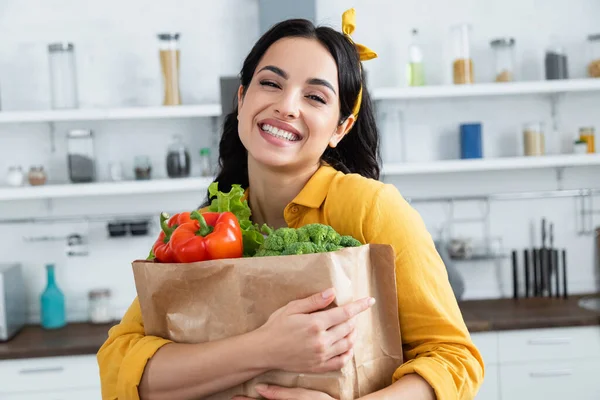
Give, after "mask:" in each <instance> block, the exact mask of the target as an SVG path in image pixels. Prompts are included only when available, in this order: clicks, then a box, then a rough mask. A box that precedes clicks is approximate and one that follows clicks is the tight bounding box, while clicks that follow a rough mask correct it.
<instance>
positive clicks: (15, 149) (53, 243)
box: [0, 0, 600, 322]
mask: <svg viewBox="0 0 600 400" xmlns="http://www.w3.org/2000/svg"><path fill="white" fill-rule="evenodd" d="M261 4H262V6H263V8H262V9H263V10H264V9H265V8H264V7H266V6H269V1H257V0H222V1H218V2H215V1H212V2H209V1H204V0H203V1H198V0H196V1H191V0H180V1H177V2H176V3H172V4H169V5H168V4H166V3H165V2H159V1H140V0H130V1H126V2H124V1H114V0H105V1H103V2H98V1H79V2H72V1H60V0H54V1H42V0H28V1H16V0H4V1H3V2H2V3H1V4H0V30H1V31H2V33H3V35H2V37H3V40H2V41H0V107H1V112H0V121H2V123H0V171H1V172H5V173H8V171H9V167H11V166H15V165H19V166H21V167H22V168H23V170H24V172H25V173H27V172H28V171H29V168H30V167H31V166H38V165H41V166H43V167H44V171H45V172H46V174H47V181H46V183H45V185H44V186H41V187H35V188H26V187H25V188H14V187H10V186H8V183H7V182H8V181H10V179H9V177H8V175H7V179H6V182H4V181H3V182H2V185H5V186H1V187H0V220H2V224H0V235H1V236H0V237H2V240H1V241H0V249H1V253H0V254H2V256H0V262H1V263H11V262H18V263H21V264H22V266H23V268H24V274H25V280H26V285H27V287H26V290H27V295H28V307H29V310H30V320H31V321H32V322H37V321H39V309H40V302H39V296H40V293H41V292H42V291H43V290H44V287H45V285H46V270H45V265H47V264H54V265H55V267H56V276H57V282H58V285H59V287H60V288H61V289H62V290H63V292H64V293H65V296H66V304H67V319H68V320H69V321H81V320H86V319H88V294H89V292H90V291H91V290H95V289H109V290H110V293H111V295H110V304H111V314H112V316H113V317H114V318H119V317H120V316H121V315H122V314H123V313H124V311H125V309H126V308H127V307H128V306H129V304H130V303H131V301H132V299H133V298H134V296H135V286H134V282H133V276H132V270H131V261H132V260H134V259H139V258H144V257H145V256H146V255H147V254H148V250H149V248H150V246H151V245H152V243H153V241H154V238H155V236H156V235H157V233H158V232H157V224H156V222H157V219H158V218H157V216H158V213H159V212H160V211H163V210H164V211H168V212H176V211H179V210H182V209H189V208H190V207H195V206H198V205H199V204H200V203H201V202H202V201H203V200H204V195H205V186H202V183H203V182H204V181H202V180H201V179H196V180H186V178H178V179H179V182H180V183H178V184H176V185H175V186H172V185H173V181H172V180H168V181H165V180H164V179H168V176H167V169H166V162H165V160H166V156H167V151H168V148H169V145H170V144H171V142H172V140H173V136H174V135H179V136H180V137H181V140H182V142H183V143H184V144H185V146H187V149H188V151H189V154H190V156H191V164H192V168H191V177H200V176H201V175H202V157H201V155H200V150H201V149H202V148H209V149H211V151H212V153H211V156H210V159H211V161H212V162H214V158H215V148H214V146H215V143H216V140H217V136H216V135H217V128H218V127H220V122H221V121H220V119H218V118H216V117H214V116H212V117H211V116H207V117H198V116H194V117H172V118H137V117H131V118H122V119H115V120H102V119H101V118H96V120H94V118H89V119H90V120H87V118H84V119H86V120H81V121H74V120H72V119H71V120H68V121H54V122H48V121H47V119H44V118H43V117H40V118H41V119H42V121H40V122H36V121H29V122H23V121H22V120H20V119H19V118H13V117H11V115H12V116H14V115H17V114H14V113H12V112H16V111H36V110H37V111H41V110H50V109H52V104H51V86H50V81H51V79H50V73H49V70H50V64H49V63H50V58H49V54H48V44H50V43H54V42H71V43H73V45H74V57H75V65H76V82H77V89H78V90H77V93H78V107H79V108H80V109H105V108H107V109H119V108H129V107H145V106H153V107H158V106H161V104H162V101H163V93H164V92H163V90H164V89H163V82H162V80H161V64H160V59H159V42H158V39H157V34H159V33H162V32H178V33H180V34H181V36H180V39H179V46H180V52H181V53H180V54H181V59H180V88H181V99H182V104H183V106H185V105H196V104H220V101H221V91H220V78H221V77H227V76H235V75H236V74H237V73H238V72H239V69H240V66H241V63H242V60H243V57H244V56H245V55H246V54H247V52H248V51H249V50H250V48H251V46H252V44H253V43H254V42H255V40H256V39H257V38H258V37H259V35H260V34H261V33H262V31H263V28H262V27H261V24H260V22H261V21H262V17H261V15H260V12H259V9H260V8H259V6H260V5H261ZM306 4H312V2H306ZM314 4H316V9H315V12H316V16H317V20H318V22H320V23H325V24H329V25H332V26H334V27H336V28H338V29H339V27H340V19H341V14H342V12H343V11H344V10H345V9H347V8H349V7H355V8H356V10H357V29H356V31H355V34H354V35H353V36H354V38H355V40H356V41H357V42H359V43H364V44H366V45H368V46H369V47H371V48H373V49H375V50H376V51H377V52H378V54H379V58H377V59H375V60H372V61H369V62H368V63H365V64H364V67H365V69H366V71H367V73H368V77H369V86H370V89H371V90H373V94H376V93H385V90H384V89H382V88H392V89H390V91H391V92H394V91H395V92H396V93H406V92H402V90H403V89H402V88H403V87H405V86H406V73H405V71H406V64H407V63H408V62H409V54H410V52H409V45H410V43H411V40H412V35H411V33H412V30H413V29H417V30H418V40H419V42H418V43H419V45H420V48H421V51H422V61H423V65H424V71H425V82H426V85H428V86H429V85H431V86H436V87H437V86H439V85H452V79H453V78H452V59H453V56H454V53H453V47H452V44H453V42H452V36H451V27H452V26H453V25H455V24H457V23H469V24H470V25H471V27H472V30H471V32H470V35H469V38H470V49H471V51H472V55H471V58H472V60H473V64H474V81H475V83H477V84H479V83H492V82H493V81H494V79H495V77H496V69H495V64H494V60H495V59H494V50H493V49H492V47H491V46H490V41H491V40H493V39H496V38H500V37H512V38H514V39H515V45H514V54H515V63H514V75H515V80H517V81H534V82H536V81H544V79H545V67H544V56H545V52H546V50H547V49H549V48H554V47H557V46H561V47H563V48H564V49H565V51H566V56H567V59H568V78H569V79H570V80H576V79H577V80H579V79H585V78H587V77H588V70H587V66H588V64H589V63H590V61H591V60H592V58H593V56H592V55H591V53H590V50H591V48H590V42H589V41H588V40H587V38H588V36H589V35H591V34H596V33H600V26H599V25H598V18H597V16H598V15H600V2H598V1H596V0H577V1H575V2H564V1H560V0H547V1H544V2H542V1H535V0H526V1H523V0H521V1H516V0H507V1H504V2H491V1H476V0H456V1H452V2H445V1H440V0H420V1H414V0H405V1H401V2H400V1H373V0H371V1H365V0H356V1H352V2H349V1H342V0H327V1H325V0H319V1H316V2H315V3H314ZM271 6H273V7H275V5H274V4H273V2H271ZM307 7H309V6H307ZM413 55H414V52H413ZM541 83H542V84H543V83H552V84H554V83H556V81H553V82H541ZM566 83H568V82H566ZM495 85H503V84H502V83H496V84H495ZM588 85H589V87H592V88H593V87H595V88H597V89H600V86H599V85H598V82H593V83H589V84H588V83H585V84H583V86H584V87H586V88H587V87H588ZM539 87H541V88H542V89H540V90H533V91H532V92H535V93H514V94H512V95H504V96H449V97H442V96H438V95H433V96H432V97H428V98H418V96H413V97H411V96H408V97H407V96H404V97H402V96H395V97H396V98H389V99H384V98H383V97H384V96H383V95H381V96H380V97H377V96H376V98H377V109H378V113H379V119H380V121H379V122H380V128H381V131H382V133H383V135H384V136H383V138H382V140H383V143H384V147H383V148H382V152H383V157H384V162H385V163H386V164H385V166H384V171H386V172H388V173H387V174H386V175H384V176H383V177H382V180H383V181H385V182H389V183H393V184H394V185H396V186H397V187H398V189H399V190H400V191H401V192H402V193H403V194H404V195H405V196H406V197H407V198H409V199H410V200H411V201H412V202H413V204H414V206H415V207H416V208H417V209H418V210H419V211H420V212H421V214H422V216H423V218H424V220H425V222H426V224H427V226H428V228H429V229H430V232H431V234H432V236H433V237H434V239H435V240H436V241H438V242H439V243H441V247H440V248H446V246H445V245H446V244H450V243H451V241H452V239H460V240H463V239H466V240H467V241H468V240H472V242H473V246H474V247H473V251H475V253H478V252H479V250H480V243H481V242H483V243H486V239H487V240H488V242H489V243H491V245H490V246H488V247H490V248H487V247H486V248H485V250H486V252H485V253H484V254H482V257H481V258H482V259H478V258H475V259H471V260H468V261H465V260H451V259H448V261H449V262H448V264H449V267H451V268H453V269H454V270H455V271H457V272H458V274H459V275H460V277H461V278H460V279H462V281H463V282H464V293H463V292H461V297H462V298H463V299H479V298H499V297H509V296H511V295H512V278H511V271H512V269H511V260H510V257H508V258H506V257H498V256H499V255H506V254H510V251H511V250H512V249H519V250H522V249H524V248H530V247H532V246H538V247H539V246H541V245H542V243H541V224H542V222H541V221H542V219H543V218H545V219H546V220H547V222H548V223H552V224H553V233H554V245H555V246H557V247H559V248H564V249H566V250H567V262H568V278H569V282H568V284H569V290H570V292H572V293H589V292H594V291H597V289H598V281H599V273H598V271H599V268H598V267H597V264H596V263H597V261H596V254H595V250H594V245H595V237H594V232H593V231H594V227H595V226H596V225H598V224H600V222H599V219H598V207H599V206H598V205H597V204H598V203H597V201H596V206H595V207H596V208H595V209H594V203H593V201H592V202H591V203H590V200H593V196H591V197H586V198H584V200H585V201H586V204H587V206H586V208H585V209H584V210H583V211H589V212H590V213H589V214H584V215H583V217H582V215H581V211H582V209H581V204H580V203H581V200H582V199H581V198H573V197H558V198H554V197H551V198H548V197H544V196H541V195H539V196H537V195H536V196H533V198H530V199H513V200H506V199H504V200H503V199H499V198H498V197H501V196H496V197H493V196H492V197H490V199H489V201H486V200H485V196H488V195H490V194H502V193H507V192H536V193H539V192H541V191H553V190H555V189H592V188H595V189H597V188H599V179H598V176H599V173H600V162H599V159H598V158H597V157H596V156H588V155H585V156H583V155H582V156H570V158H569V157H567V156H565V157H567V158H560V157H559V158H548V159H550V160H558V161H557V162H554V161H552V162H548V165H547V166H546V167H543V168H541V167H540V168H530V166H531V165H533V164H528V163H529V160H530V159H531V157H551V156H556V155H558V154H571V153H573V152H574V148H573V142H574V140H575V139H577V137H578V135H579V130H580V128H582V127H594V128H595V129H596V130H597V129H600V112H598V110H599V109H600V93H599V91H598V90H596V91H593V90H589V91H586V90H582V91H580V92H579V91H577V92H569V90H565V93H560V94H552V93H542V92H544V90H545V89H544V88H545V86H543V85H541V86H539ZM565 87H567V86H565ZM569 87H570V86H569ZM394 88H396V89H394ZM424 89H427V88H424ZM378 90H379V92H377V91H378ZM450 90H451V89H450ZM485 90H488V89H485ZM491 90H495V89H491ZM423 93H425V92H423ZM439 93H442V92H439ZM391 97H394V96H391ZM409 97H410V98H409ZM183 106H182V109H184V108H183ZM3 113H5V114H4V115H8V116H9V117H6V119H5V120H2V115H3ZM209 114H210V113H209ZM28 115H41V114H35V113H34V114H28ZM553 116H554V118H553ZM36 118H37V117H36ZM531 122H541V123H543V126H544V134H545V140H546V149H545V153H546V155H545V156H529V157H528V158H527V159H526V160H525V161H523V160H524V158H521V156H523V155H524V152H525V151H526V149H524V146H523V131H524V127H525V125H526V124H528V123H531ZM553 122H556V123H555V124H554V123H553ZM463 123H480V124H481V137H482V143H483V145H482V154H483V158H484V161H485V159H493V158H496V157H514V158H510V159H506V160H511V161H507V162H505V163H504V164H502V165H504V167H502V168H496V167H493V165H495V164H485V163H479V164H476V165H479V166H481V167H476V168H473V170H471V171H465V170H464V169H463V168H462V167H460V165H464V164H452V163H450V164H433V163H434V162H436V161H447V160H454V159H460V158H461V146H460V125H461V124H463ZM75 129H85V130H91V131H92V132H93V138H94V139H93V140H94V148H95V160H96V161H95V165H96V180H97V182H98V183H97V184H80V185H82V186H79V187H81V188H82V189H81V192H80V193H78V192H74V193H73V192H72V191H70V190H69V188H77V186H75V185H76V184H71V185H72V186H56V187H57V188H58V189H57V191H55V192H52V193H53V194H54V195H43V194H40V195H37V194H35V193H42V192H40V191H39V190H43V189H46V188H49V187H50V185H69V184H70V178H69V168H68V164H67V133H68V132H69V131H71V130H75ZM139 156H145V157H147V158H148V159H149V160H150V162H151V165H152V169H151V178H152V181H150V182H146V181H145V182H134V183H135V184H133V183H132V184H131V185H130V186H123V185H127V184H123V185H119V186H118V188H119V189H114V188H115V187H117V186H114V185H113V186H110V185H108V184H105V183H103V184H104V185H106V186H100V185H101V183H100V182H107V181H108V182H110V181H111V179H112V176H113V175H114V174H116V173H117V172H118V169H115V166H117V165H120V166H121V169H122V173H123V175H124V176H123V178H124V179H125V180H135V173H134V167H135V165H136V164H135V160H136V157H139ZM138 160H139V159H138ZM561 160H571V161H569V162H567V163H566V164H565V163H563V164H565V165H568V166H567V167H566V168H564V167H558V168H557V167H556V166H557V165H559V166H560V165H563V164H561V162H562V161H561ZM573 160H574V161H573ZM400 162H407V163H411V164H408V165H399V164H398V163H400ZM464 162H467V161H464ZM429 163H431V164H429ZM570 164H576V165H575V166H571V165H570ZM444 165H446V166H448V167H449V168H450V170H449V171H442V170H441V166H444ZM457 165H458V167H457ZM507 166H508V167H507ZM519 166H520V167H519ZM413 167H414V168H415V169H414V171H417V172H418V173H408V172H410V171H411V169H410V168H413ZM513 167H514V168H513ZM425 170H428V171H429V172H423V171H425ZM407 171H408V172H407ZM186 182H187V183H186ZM140 184H144V185H143V186H140ZM161 185H164V187H165V188H169V187H174V189H173V191H172V192H170V191H169V189H165V190H162V189H161ZM170 185H171V186H170ZM186 185H187V186H186ZM25 186H29V183H27V182H25ZM121 187H124V188H125V189H124V190H128V189H127V187H129V188H131V190H132V191H133V190H135V191H136V192H134V193H130V194H125V193H124V192H123V193H121V189H120V188H121ZM181 187H187V188H188V189H189V190H181ZM103 188H109V189H106V190H107V191H112V192H111V193H115V192H119V193H118V194H114V195H94V193H96V194H98V193H100V194H102V192H103V191H104V189H103ZM138 188H141V189H139V191H138ZM25 190H26V191H25ZM18 191H19V192H18ZM36 191H37V192H36ZM88 191H89V193H91V194H86V193H88ZM67 192H69V193H70V194H69V195H65V193H67ZM15 193H16V194H15ZM48 193H50V192H48ZM471 195H472V196H483V197H482V198H483V199H484V200H473V201H460V200H459V199H456V198H457V197H461V196H471ZM451 198H455V200H454V201H453V202H452V201H450V200H449V199H451ZM425 199H429V200H431V201H427V202H425V201H424V200H425ZM593 211H595V212H596V214H594V213H593ZM118 216H121V217H118ZM146 216H150V218H151V224H150V225H149V233H148V234H147V235H140V236H133V235H131V234H127V235H125V236H122V237H111V236H110V235H109V231H108V226H107V225H108V224H109V223H111V222H122V221H138V220H139V219H140V218H142V221H143V220H144V219H143V218H145V217H146ZM67 217H71V219H66V218H67ZM594 218H595V219H594ZM453 220H456V221H454V222H452V221H453ZM584 222H585V224H584ZM72 235H79V237H80V238H81V239H82V241H83V244H82V245H80V244H77V245H74V246H68V245H67V244H68V238H69V236H72ZM76 239H77V237H75V238H73V237H71V243H73V241H74V240H76ZM458 244H459V245H461V244H464V243H462V242H458ZM69 251H71V252H73V253H76V254H78V253H82V254H81V255H68V253H69Z"/></svg>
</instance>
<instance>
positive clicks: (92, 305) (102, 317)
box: [88, 289, 113, 324]
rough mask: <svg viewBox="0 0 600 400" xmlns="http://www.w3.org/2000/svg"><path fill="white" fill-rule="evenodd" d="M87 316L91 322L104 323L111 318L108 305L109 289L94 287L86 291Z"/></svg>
mask: <svg viewBox="0 0 600 400" xmlns="http://www.w3.org/2000/svg"><path fill="white" fill-rule="evenodd" d="M88 300H89V318H90V322H91V323H93V324H105V323H108V322H111V321H112V320H113V316H112V313H111V306H110V290H108V289H95V290H91V291H90V292H89V293H88Z"/></svg>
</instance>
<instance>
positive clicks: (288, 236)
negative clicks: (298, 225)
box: [273, 228, 300, 247]
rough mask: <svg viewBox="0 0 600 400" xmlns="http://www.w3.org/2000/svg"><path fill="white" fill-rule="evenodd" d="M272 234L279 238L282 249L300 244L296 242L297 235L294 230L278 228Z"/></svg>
mask: <svg viewBox="0 0 600 400" xmlns="http://www.w3.org/2000/svg"><path fill="white" fill-rule="evenodd" d="M273 234H274V235H276V236H279V237H280V238H281V239H282V240H283V247H286V246H288V245H290V244H292V243H296V242H300V240H298V233H297V232H296V229H294V228H279V229H277V230H276V231H275V232H273Z"/></svg>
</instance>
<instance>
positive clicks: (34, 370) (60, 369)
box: [19, 367, 65, 375]
mask: <svg viewBox="0 0 600 400" xmlns="http://www.w3.org/2000/svg"><path fill="white" fill-rule="evenodd" d="M64 370H65V368H64V367H48V368H31V369H22V370H20V371H19V374H23V375H25V374H45V373H49V372H63V371H64Z"/></svg>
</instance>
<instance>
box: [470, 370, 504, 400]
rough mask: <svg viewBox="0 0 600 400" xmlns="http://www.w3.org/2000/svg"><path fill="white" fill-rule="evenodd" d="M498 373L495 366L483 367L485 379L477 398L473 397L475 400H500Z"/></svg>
mask: <svg viewBox="0 0 600 400" xmlns="http://www.w3.org/2000/svg"><path fill="white" fill-rule="evenodd" d="M499 372H500V371H499V369H498V366H497V365H489V366H486V367H485V378H484V380H483V384H482V385H481V388H480V389H479V392H478V393H477V396H475V400H500V382H499V381H498V374H499Z"/></svg>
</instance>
